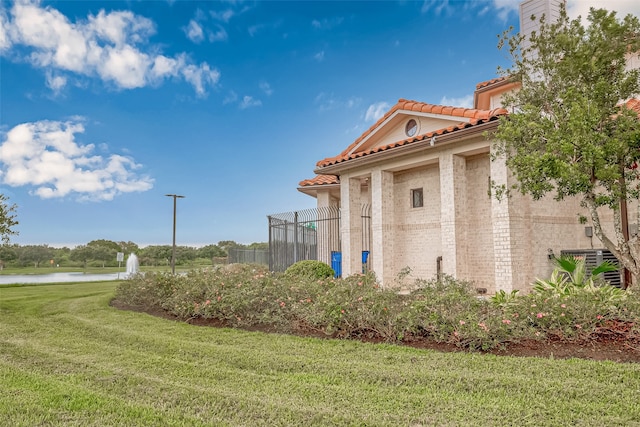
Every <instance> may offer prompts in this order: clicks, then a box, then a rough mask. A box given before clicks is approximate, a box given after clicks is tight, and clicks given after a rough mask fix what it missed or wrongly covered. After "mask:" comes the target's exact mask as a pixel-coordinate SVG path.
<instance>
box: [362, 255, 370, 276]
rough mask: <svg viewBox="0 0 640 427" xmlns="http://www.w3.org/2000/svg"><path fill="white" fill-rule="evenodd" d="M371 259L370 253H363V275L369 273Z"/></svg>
mask: <svg viewBox="0 0 640 427" xmlns="http://www.w3.org/2000/svg"><path fill="white" fill-rule="evenodd" d="M368 259H369V251H362V273H363V274H364V273H366V272H367V260H368Z"/></svg>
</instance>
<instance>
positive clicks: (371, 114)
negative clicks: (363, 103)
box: [364, 102, 391, 122]
mask: <svg viewBox="0 0 640 427" xmlns="http://www.w3.org/2000/svg"><path fill="white" fill-rule="evenodd" d="M390 107H391V106H390V105H389V104H388V103H386V102H376V103H375V104H371V105H369V108H367V112H366V113H365V115H364V119H365V120H366V121H367V122H375V121H376V120H378V119H379V118H380V117H382V116H384V113H386V112H387V110H389V108H390Z"/></svg>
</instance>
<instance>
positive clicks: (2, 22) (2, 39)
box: [0, 10, 11, 52]
mask: <svg viewBox="0 0 640 427" xmlns="http://www.w3.org/2000/svg"><path fill="white" fill-rule="evenodd" d="M8 21H9V19H8V18H7V16H6V15H5V13H4V10H0V52H1V51H3V50H5V49H9V48H10V47H11V39H10V38H9V34H8V24H7V22H8Z"/></svg>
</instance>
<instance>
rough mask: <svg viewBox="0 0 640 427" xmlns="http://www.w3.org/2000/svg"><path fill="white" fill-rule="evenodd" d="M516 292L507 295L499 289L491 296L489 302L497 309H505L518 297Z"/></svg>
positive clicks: (515, 290)
mask: <svg viewBox="0 0 640 427" xmlns="http://www.w3.org/2000/svg"><path fill="white" fill-rule="evenodd" d="M518 292H519V291H518V290H517V289H514V290H512V291H511V292H509V293H507V292H505V291H504V290H502V289H500V290H499V291H498V292H496V294H495V295H493V296H492V297H491V298H490V300H491V302H492V303H493V304H494V305H496V306H498V307H507V306H509V305H511V304H513V303H514V302H515V301H516V299H517V297H518Z"/></svg>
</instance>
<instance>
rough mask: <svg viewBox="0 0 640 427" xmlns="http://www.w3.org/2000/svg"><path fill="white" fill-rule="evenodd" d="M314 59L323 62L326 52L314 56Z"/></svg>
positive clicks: (322, 51)
mask: <svg viewBox="0 0 640 427" xmlns="http://www.w3.org/2000/svg"><path fill="white" fill-rule="evenodd" d="M313 58H314V59H315V60H316V61H318V62H322V61H323V60H324V50H321V51H320V52H318V53H316V54H315V55H313Z"/></svg>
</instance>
